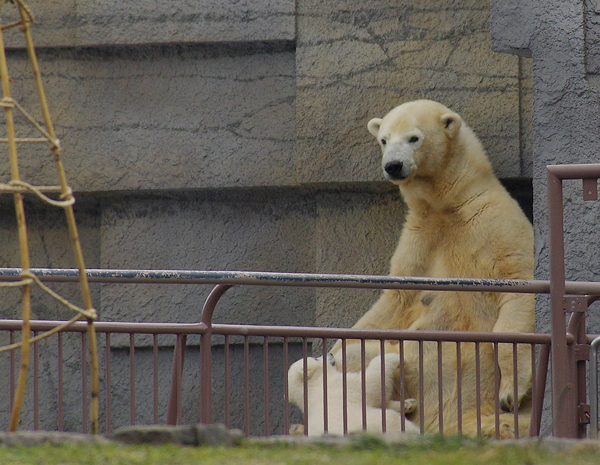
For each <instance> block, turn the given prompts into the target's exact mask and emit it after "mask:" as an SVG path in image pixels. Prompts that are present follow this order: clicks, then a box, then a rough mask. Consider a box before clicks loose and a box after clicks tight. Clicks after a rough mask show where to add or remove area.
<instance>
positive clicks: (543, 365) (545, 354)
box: [531, 344, 550, 436]
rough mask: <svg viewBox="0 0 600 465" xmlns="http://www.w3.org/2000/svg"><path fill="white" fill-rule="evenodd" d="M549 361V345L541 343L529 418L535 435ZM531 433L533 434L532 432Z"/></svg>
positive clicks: (539, 420) (538, 427)
mask: <svg viewBox="0 0 600 465" xmlns="http://www.w3.org/2000/svg"><path fill="white" fill-rule="evenodd" d="M549 362H550V346H549V345H548V344H543V345H542V346H541V347H540V353H539V355H538V367H537V371H536V380H535V391H533V399H534V400H535V402H533V405H532V412H531V420H532V427H531V430H532V431H535V433H536V434H535V436H539V434H540V427H541V425H542V411H543V408H544V391H545V390H546V379H547V376H548V365H549ZM532 435H533V434H532Z"/></svg>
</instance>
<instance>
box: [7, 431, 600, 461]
mask: <svg viewBox="0 0 600 465" xmlns="http://www.w3.org/2000/svg"><path fill="white" fill-rule="evenodd" d="M0 463H1V464H2V465H25V464H27V465H29V464H40V465H42V464H43V465H59V464H60V465H67V464H84V465H87V464H90V465H91V464H94V465H95V464H102V465H121V464H123V465H125V464H127V465H138V464H139V465H158V464H161V465H162V464H169V465H187V464H190V465H191V464H194V465H197V464H233V465H255V464H256V465H263V464H268V465H278V464H282V465H283V464H306V465H320V464H327V465H332V464H333V465H335V464H343V465H366V464H385V465H389V464H392V463H393V464H409V465H437V464H440V465H459V464H460V465H471V464H472V465H479V464H481V465H490V464H499V465H513V464H514V465H537V464H540V465H542V464H543V465H553V464H557V465H567V464H568V465H576V464H577V465H579V464H582V465H586V464H590V465H591V464H594V465H596V464H598V463H600V444H598V445H593V446H592V445H590V443H589V442H586V443H582V444H581V445H577V446H575V447H574V448H571V449H569V450H563V451H558V450H556V449H555V448H552V447H547V446H543V445H542V446H539V445H535V444H528V445H521V444H499V443H485V442H482V441H473V440H468V439H463V438H449V439H447V438H446V439H441V438H437V437H433V438H428V439H426V440H423V441H421V442H419V443H416V444H405V445H393V446H389V445H385V444H382V443H381V441H379V440H378V439H371V438H363V439H361V440H359V441H356V443H354V444H353V445H351V446H348V447H331V446H329V447H328V446H297V445H288V444H279V445H257V444H245V445H241V446H238V447H229V448H225V447H199V448H192V447H180V446H170V445H169V446H123V445H114V444H109V445H106V444H104V445H99V444H95V445H89V444H88V445H65V446H51V445H42V446H35V447H15V448H8V447H4V448H0Z"/></svg>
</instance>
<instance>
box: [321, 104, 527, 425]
mask: <svg viewBox="0 0 600 465" xmlns="http://www.w3.org/2000/svg"><path fill="white" fill-rule="evenodd" d="M368 129H369V131H370V132H371V134H372V135H373V136H375V137H376V138H377V140H378V142H379V144H380V146H381V149H382V152H383V158H382V167H383V172H384V176H385V177H386V178H387V179H388V180H389V181H391V182H393V183H395V184H397V185H398V186H399V188H400V192H401V194H402V196H403V198H404V201H405V203H406V205H407V207H408V212H407V215H406V219H405V223H404V226H403V229H402V233H401V236H400V242H399V244H398V246H397V248H396V251H395V252H394V254H393V257H392V259H391V273H390V274H391V275H392V276H430V277H442V278H446V277H460V278H494V279H533V268H534V259H533V229H532V226H531V223H530V222H529V220H528V219H527V218H526V217H525V215H524V214H523V212H522V210H521V208H520V207H519V205H518V204H517V202H516V201H515V200H514V199H512V198H511V196H510V195H509V194H508V192H507V191H506V190H505V189H504V187H503V186H502V185H501V183H500V182H499V181H498V179H497V178H496V177H495V175H494V173H493V171H492V167H491V164H490V162H489V160H488V158H487V156H486V154H485V151H484V149H483V146H482V145H481V143H480V142H479V140H478V139H477V137H476V136H475V134H474V133H473V131H472V130H471V129H470V128H469V127H468V126H467V125H466V124H465V123H464V122H463V120H462V119H461V117H460V116H459V115H458V114H456V113H455V112H453V111H451V110H449V109H448V108H446V107H445V106H443V105H442V104H440V103H437V102H433V101H430V100H417V101H413V102H408V103H404V104H402V105H400V106H399V107H396V108H395V109H393V110H392V111H390V112H389V113H388V114H387V115H386V116H385V117H383V118H374V119H372V120H371V121H369V123H368ZM354 327H355V328H378V329H409V330H446V331H496V332H533V331H534V297H533V295H531V294H513V293H483V292H439V291H438V292H432V291H407V290H385V291H383V293H382V295H381V297H380V298H379V300H378V301H377V302H376V303H375V304H374V305H373V306H372V308H371V309H370V310H369V311H368V312H367V313H366V314H365V315H363V317H362V318H360V319H359V321H358V322H357V323H356V324H355V326H354ZM350 342H354V341H349V344H348V357H349V358H348V360H347V363H348V366H349V369H354V370H356V369H358V363H359V360H360V355H359V351H358V350H356V347H357V346H359V344H351V343H350ZM352 346H354V347H355V350H352V349H351V347H352ZM340 347H341V344H340V341H338V343H337V344H336V346H334V348H333V349H332V353H333V354H334V355H335V357H336V360H338V364H339V363H340V361H339V360H340V358H341V351H340ZM367 347H372V350H367V362H368V359H369V358H370V357H373V356H375V355H376V354H378V353H379V349H378V348H379V343H376V344H367ZM478 348H479V353H478V354H476V348H475V345H474V344H462V345H461V370H460V372H461V373H462V376H461V380H460V381H461V383H460V384H459V385H460V388H459V389H460V392H461V393H462V394H461V398H460V399H458V392H457V389H458V388H457V379H456V377H457V349H456V344H454V343H452V344H451V343H444V344H442V345H441V347H438V345H437V343H433V342H431V343H425V344H423V346H422V347H421V348H419V346H418V344H417V343H416V342H404V343H403V351H404V358H405V373H406V383H407V384H406V389H407V396H408V397H415V398H417V399H419V395H420V394H422V395H423V398H422V399H423V404H424V405H423V406H422V407H421V408H420V409H419V410H421V411H422V412H424V418H423V419H421V420H423V423H424V424H425V428H426V430H429V431H437V430H438V427H439V426H438V425H439V420H440V417H443V426H444V431H445V432H452V431H457V428H458V427H459V424H460V426H461V427H462V431H463V432H465V433H467V434H469V433H473V434H475V433H476V432H477V431H476V428H477V427H478V426H477V420H476V418H475V416H476V412H477V409H478V408H480V409H481V414H482V419H481V421H482V425H479V427H482V428H483V431H482V434H484V435H491V436H493V435H494V434H495V433H494V432H493V431H492V430H493V429H494V421H493V420H492V419H491V418H490V416H492V417H493V416H494V412H495V400H494V399H495V392H494V367H495V366H496V362H495V355H494V352H493V350H492V349H493V347H492V345H491V344H481V345H480V346H478ZM386 350H387V349H386ZM419 351H421V352H422V354H423V377H424V389H423V393H420V392H419V383H418V376H419ZM440 351H441V354H442V362H443V363H442V366H443V369H442V372H443V373H442V375H441V376H440V373H439V372H438V356H439V353H440ZM513 355H514V354H513V347H512V345H510V344H499V350H498V354H497V358H498V362H497V365H498V367H499V374H500V384H499V399H500V405H501V406H502V409H503V410H505V411H511V410H513V409H514V403H515V399H514V395H513V393H514V392H515V385H516V386H517V388H518V389H517V391H516V392H517V402H521V401H522V400H523V398H524V397H525V396H526V394H527V393H528V390H529V389H530V381H531V349H530V348H529V347H528V346H527V347H519V348H518V350H517V351H516V357H513ZM513 358H516V359H517V362H518V376H517V379H516V380H515V379H514V376H513V366H514V365H513ZM476 360H477V363H479V364H480V367H481V379H480V386H481V405H479V407H478V405H477V399H476V396H475V392H476V384H475V383H476V375H475V371H476V370H475V366H476ZM439 379H441V380H442V386H443V387H440V386H439V384H438V380H439ZM515 381H516V382H515ZM440 391H442V392H443V409H442V410H441V411H440V410H439V407H438V406H439V398H440ZM459 400H460V405H462V412H463V413H462V416H461V417H459V416H458V413H457V401H459ZM525 410H526V409H525V408H523V405H521V407H520V408H519V413H520V414H522V415H520V416H519V433H520V435H523V433H524V432H526V431H527V424H528V417H527V413H526V411H525ZM418 413H419V412H417V416H416V417H415V421H420V420H419V415H418ZM486 416H487V417H486ZM521 417H522V418H521ZM513 422H514V415H513V414H501V415H500V423H501V426H500V428H501V432H500V435H501V436H502V437H510V436H511V435H512V434H513V433H514V431H513V430H512V428H513ZM486 425H487V426H486ZM487 427H489V428H490V429H491V430H490V431H486V428H487Z"/></svg>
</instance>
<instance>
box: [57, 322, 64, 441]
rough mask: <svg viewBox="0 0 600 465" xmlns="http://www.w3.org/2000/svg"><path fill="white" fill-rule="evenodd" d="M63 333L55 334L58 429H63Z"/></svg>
mask: <svg viewBox="0 0 600 465" xmlns="http://www.w3.org/2000/svg"><path fill="white" fill-rule="evenodd" d="M62 336H63V334H62V333H58V334H57V339H56V340H57V345H58V347H57V352H58V353H57V357H58V367H57V371H58V373H57V376H58V380H57V381H58V431H63V429H64V418H65V417H64V406H63V404H64V398H63V397H64V388H63V365H64V364H63V337H62Z"/></svg>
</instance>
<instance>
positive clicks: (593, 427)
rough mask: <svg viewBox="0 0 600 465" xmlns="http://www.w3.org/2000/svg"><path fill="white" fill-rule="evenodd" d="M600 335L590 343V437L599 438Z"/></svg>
mask: <svg viewBox="0 0 600 465" xmlns="http://www.w3.org/2000/svg"><path fill="white" fill-rule="evenodd" d="M599 350H600V337H597V338H596V339H594V340H593V341H592V343H591V344H590V380H589V383H590V389H589V392H590V393H589V396H590V437H591V438H592V439H598V351H599Z"/></svg>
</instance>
